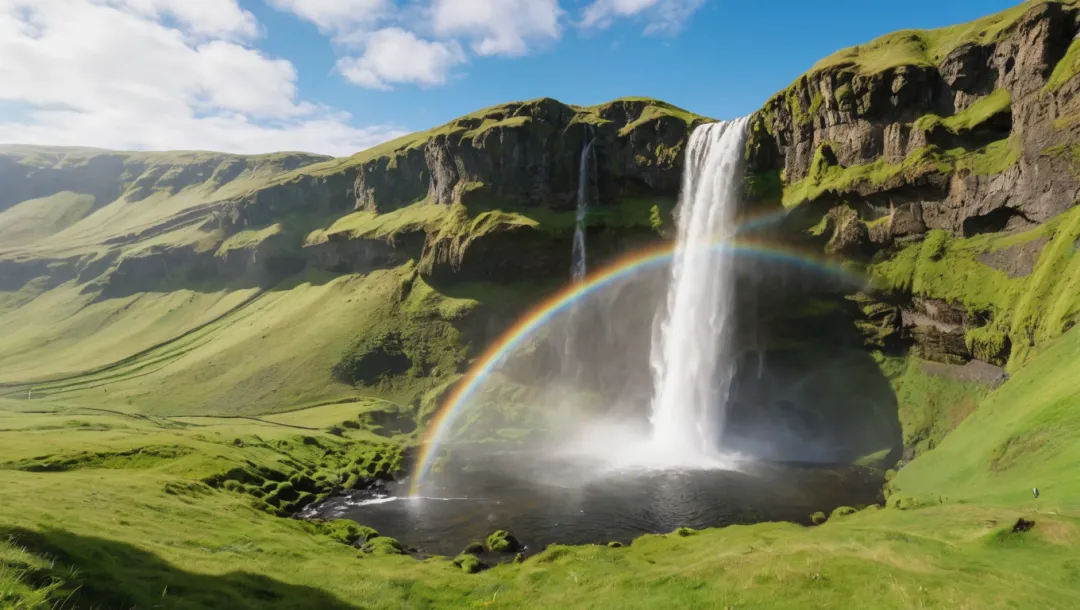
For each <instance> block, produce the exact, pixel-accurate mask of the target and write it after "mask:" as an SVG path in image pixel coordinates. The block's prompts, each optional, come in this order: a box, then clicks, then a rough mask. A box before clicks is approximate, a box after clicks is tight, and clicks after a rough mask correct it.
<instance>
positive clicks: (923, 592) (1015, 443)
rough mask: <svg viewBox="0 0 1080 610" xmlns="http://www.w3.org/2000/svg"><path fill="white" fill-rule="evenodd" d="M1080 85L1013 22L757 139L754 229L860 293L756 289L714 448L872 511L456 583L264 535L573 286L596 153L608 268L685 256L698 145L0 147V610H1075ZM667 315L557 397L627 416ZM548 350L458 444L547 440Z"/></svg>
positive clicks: (341, 548)
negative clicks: (722, 437) (837, 487)
mask: <svg viewBox="0 0 1080 610" xmlns="http://www.w3.org/2000/svg"><path fill="white" fill-rule="evenodd" d="M808 64H809V62H808ZM1078 93H1080V4H1078V3H1077V2H1076V0H1031V1H1029V2H1024V3H1023V4H1020V5H1018V6H1016V7H1014V8H1012V9H1009V10H1007V11H1004V12H1002V13H999V14H997V15H992V16H988V17H986V18H984V19H981V20H978V21H975V22H972V23H969V24H960V25H957V26H953V27H949V28H944V29H941V30H933V31H904V32H897V33H895V34H890V35H887V36H885V37H882V38H880V39H877V40H874V41H871V42H868V43H866V44H863V45H859V46H857V47H854V48H851V49H845V50H841V51H839V52H837V53H836V54H834V55H832V56H829V57H827V58H824V59H822V60H820V61H818V62H817V63H816V64H813V66H812V68H811V69H810V71H809V72H807V73H806V74H805V75H803V76H801V77H800V78H798V79H797V80H796V81H795V82H794V83H792V84H791V85H790V86H789V87H787V88H785V89H784V90H782V91H780V92H778V93H777V94H776V95H775V96H774V97H772V98H771V99H769V100H767V101H765V103H764V106H763V108H762V109H761V110H759V111H758V112H756V113H754V115H752V116H751V118H750V133H749V137H748V140H747V145H746V155H745V161H746V178H745V182H744V185H743V186H744V189H743V190H744V195H745V198H744V199H745V201H746V209H745V210H742V213H743V214H744V216H745V217H746V218H751V219H759V220H760V222H759V223H758V224H755V223H753V222H751V223H748V225H746V226H752V227H755V228H754V229H753V230H752V231H749V236H748V238H753V239H756V240H758V242H756V243H761V244H765V245H764V246H762V247H763V248H765V247H768V248H774V249H780V248H783V249H784V251H790V252H797V253H798V256H800V257H803V258H802V259H800V260H803V261H804V262H805V261H816V263H815V264H817V265H818V267H825V268H827V269H829V270H832V272H833V273H834V275H838V274H839V272H838V271H836V270H837V269H842V270H843V271H844V273H847V274H849V275H851V276H857V277H861V278H865V279H866V280H867V281H866V282H865V285H861V286H853V285H852V284H851V283H845V282H841V281H827V280H830V278H831V279H833V280H835V277H833V276H822V275H813V274H809V273H802V270H800V269H794V270H792V269H783V270H782V273H779V274H777V273H775V269H771V268H768V267H767V266H766V265H765V261H763V260H759V259H754V258H749V259H747V260H746V261H742V262H741V264H744V265H746V267H747V269H748V271H747V272H746V273H744V274H743V275H742V276H740V277H739V279H738V283H737V285H736V289H737V290H736V293H737V295H738V298H737V302H736V303H735V306H736V309H737V322H738V324H737V326H738V327H739V332H738V333H737V336H736V339H735V343H736V345H735V348H736V349H735V352H736V357H737V360H738V367H737V370H736V372H735V384H734V386H733V387H734V388H735V389H734V390H733V391H732V395H731V403H732V406H731V408H730V416H731V420H732V424H731V428H732V429H733V430H736V431H737V433H738V434H739V435H741V438H742V439H743V441H744V442H745V446H746V447H747V448H748V450H750V451H752V450H759V451H761V452H762V453H759V454H754V455H757V456H758V457H763V458H764V459H770V460H779V461H798V462H824V463H829V464H837V463H839V464H843V465H845V466H847V465H851V464H857V465H859V466H863V467H866V468H868V469H869V470H868V472H872V473H873V476H875V477H879V478H877V479H875V481H877V483H880V482H884V483H885V484H884V488H883V490H882V495H881V497H880V498H879V500H878V501H879V504H875V505H869V506H856V507H851V508H847V507H841V508H842V509H844V510H840V509H838V510H837V511H836V512H834V513H833V514H832V515H824V514H823V515H820V516H819V517H816V518H812V517H811V516H810V515H807V520H806V523H807V524H809V523H815V524H817V526H816V527H806V526H804V525H798V524H794V523H759V524H756V525H737V526H730V527H725V528H717V529H709V530H705V531H693V530H685V529H681V530H677V531H675V532H672V533H670V534H663V535H648V536H644V537H642V538H639V539H637V540H635V541H634V542H633V544H631V545H627V546H625V547H623V546H618V545H611V546H610V547H608V546H581V547H569V546H560V545H555V546H552V547H550V548H548V549H546V550H545V551H543V552H542V553H539V554H536V555H532V556H530V557H528V558H527V559H525V558H523V559H524V560H523V561H521V562H518V561H513V562H511V561H509V559H510V558H509V557H508V558H507V559H508V561H507V562H506V563H503V564H500V565H497V566H494V567H492V568H491V569H488V570H484V571H482V572H480V573H477V574H472V573H471V571H470V569H469V566H470V565H472V564H470V563H469V562H465V563H464V564H463V563H462V561H461V560H460V558H459V560H458V563H453V562H452V559H451V558H443V557H432V558H427V557H423V556H422V554H419V553H417V554H416V555H417V556H418V557H417V558H414V557H410V556H405V555H403V553H405V551H407V549H402V548H401V545H400V544H398V543H397V542H396V541H394V540H391V539H389V538H388V537H386V536H381V537H374V538H371V539H368V536H370V535H371V533H370V532H363V531H361V530H359V529H358V528H357V527H356V526H355V525H347V524H345V523H343V522H338V521H335V522H328V523H312V522H308V521H304V520H299V519H291V518H285V517H289V516H291V515H294V514H295V513H296V512H297V511H298V510H300V509H302V508H304V507H305V506H308V505H310V504H311V503H313V502H317V501H318V500H320V499H324V498H326V497H328V495H329V494H332V493H338V492H341V491H343V490H348V489H353V488H356V487H358V486H363V485H367V484H377V482H378V481H386V480H388V479H393V478H399V479H400V478H402V477H404V476H406V474H407V473H406V468H407V467H408V465H409V464H410V461H411V460H412V459H413V455H414V451H415V449H416V447H417V445H418V443H419V442H420V439H421V438H422V435H423V433H424V431H425V429H426V427H427V426H428V425H429V424H430V423H431V421H432V420H431V418H432V415H433V413H434V412H435V410H436V409H437V408H438V407H439V406H440V404H442V402H443V400H444V399H445V397H446V396H447V395H448V394H449V393H450V391H451V390H452V389H454V388H455V383H456V382H458V381H459V380H460V379H461V378H462V375H463V374H464V373H465V372H466V371H467V370H468V369H469V367H470V365H472V364H473V363H475V362H476V359H477V357H478V356H480V355H481V354H482V353H484V352H485V350H487V349H488V348H490V347H491V345H492V344H493V342H494V341H495V340H496V338H498V337H500V335H502V334H503V332H504V331H505V330H506V329H508V328H513V327H514V326H513V324H514V321H515V320H516V319H518V317H519V316H520V315H521V314H522V313H523V312H526V311H528V310H529V308H530V306H532V305H533V304H535V303H538V302H541V301H543V299H544V298H545V297H547V296H548V295H551V294H553V293H555V292H556V291H558V290H559V289H561V288H563V287H564V286H565V285H566V284H567V282H568V279H569V270H570V263H571V261H570V255H571V245H572V234H573V230H574V223H575V209H574V208H575V198H576V195H577V192H578V188H579V178H580V176H579V158H578V157H579V154H580V151H581V150H582V148H583V147H584V145H585V144H586V142H588V141H590V140H592V139H593V138H595V145H594V148H593V150H594V154H595V161H594V163H593V166H594V167H591V168H590V170H591V171H590V172H589V175H588V176H587V177H586V180H585V188H586V191H587V193H588V194H589V198H590V200H591V201H592V202H594V206H593V207H594V209H593V213H591V214H590V215H589V217H588V220H587V223H588V243H589V255H590V265H593V266H594V268H595V267H600V266H602V264H603V263H604V262H606V261H609V260H614V259H617V258H618V257H620V256H622V255H625V254H626V253H629V252H635V251H638V250H641V249H644V248H647V247H653V246H658V245H662V244H664V243H666V242H667V240H669V239H670V237H671V223H672V218H671V212H672V208H673V206H674V204H675V201H676V197H677V195H678V190H679V188H680V177H681V172H682V168H683V163H684V156H685V149H686V146H687V141H688V138H689V135H690V133H691V131H692V130H693V128H694V127H696V126H697V125H700V124H701V123H704V122H706V121H708V120H709V119H706V118H705V117H701V116H698V115H696V114H693V113H691V112H688V111H685V110H682V109H679V108H676V107H673V106H671V105H668V104H666V103H663V102H659V101H656V100H646V99H639V98H627V99H621V100H615V101H613V102H610V103H608V104H603V105H599V106H593V107H577V106H570V105H566V104H563V103H561V102H558V101H555V100H551V99H539V100H532V101H527V102H514V103H508V104H504V105H500V106H496V107H492V108H487V109H484V110H481V111H478V112H476V113H473V114H471V115H468V116H465V117H462V118H460V119H457V120H455V121H452V122H450V123H448V124H446V125H443V126H439V127H436V128H434V129H431V130H429V131H425V132H420V133H417V134H412V135H409V136H406V137H404V138H401V139H398V140H395V141H392V142H388V143H386V144H383V145H381V146H378V147H376V148H373V149H371V150H367V151H363V152H360V153H358V154H356V155H354V156H351V157H347V158H339V159H329V158H325V157H319V156H315V155H307V154H303V153H279V154H274V155H260V156H237V155H226V154H218V153H204V152H175V153H124V152H111V151H101V150H95V149H56V148H45V147H34V146H18V147H0V181H2V182H3V184H4V185H5V189H3V192H2V193H0V447H3V449H2V450H0V488H3V489H4V490H5V503H4V506H5V508H4V509H0V607H5V608H6V607H8V606H11V607H15V608H51V607H80V608H81V607H120V606H125V607H130V606H135V607H151V606H160V607H176V608H212V607H220V606H221V605H222V604H225V605H228V606H229V607H251V608H258V607H265V606H266V605H268V604H273V605H274V606H275V607H282V608H306V607H322V608H361V607H362V608H369V607H370V608H400V607H463V608H464V607H478V606H483V607H489V606H491V607H498V606H505V607H537V608H540V607H551V606H553V605H564V606H567V607H584V608H609V607H621V608H650V607H658V606H661V605H671V606H679V607H682V606H685V607H717V608H731V607H737V608H743V607H761V608H807V607H859V608H861V607H869V606H873V607H885V608H915V607H918V608H1030V607H1055V608H1071V607H1077V606H1080V594H1078V593H1077V591H1078V590H1080V589H1078V587H1077V586H1076V585H1077V582H1078V581H1077V578H1078V577H1077V574H1078V569H1080V566H1078V564H1077V561H1076V559H1075V558H1074V555H1075V553H1074V550H1075V548H1076V545H1077V544H1080V483H1078V480H1080V479H1078V478H1077V477H1076V476H1075V474H1073V473H1075V472H1076V469H1077V468H1078V467H1080V442H1078V441H1077V440H1076V439H1077V438H1080V436H1078V435H1080V410H1078V409H1077V408H1076V400H1077V398H1076V397H1077V396H1078V392H1080V385H1078V384H1080V370H1078V368H1080V334H1078V332H1080V331H1077V330H1076V329H1075V328H1074V326H1075V324H1076V322H1077V320H1078V319H1080V290H1078V286H1077V283H1078V282H1080V266H1078V265H1080V263H1078V262H1077V260H1078V259H1077V257H1075V256H1074V254H1075V250H1076V244H1077V240H1078V239H1080V211H1078V210H1080V208H1078V207H1077V206H1076V204H1077V202H1078V201H1080V153H1078V152H1077V151H1080V101H1078V100H1080V95H1078ZM823 261H824V262H823ZM646 288H647V287H646ZM654 296H655V295H651V294H650V293H649V292H648V290H646V289H645V288H642V287H635V286H616V287H615V288H613V289H611V290H610V291H608V292H606V293H604V294H602V295H600V296H598V297H597V300H598V302H600V304H601V305H602V306H603V307H614V306H615V305H618V306H619V307H621V309H619V310H618V311H619V312H620V315H621V316H622V317H621V318H620V319H616V320H607V319H603V318H596V317H594V318H585V319H586V320H588V321H589V322H587V323H582V324H580V325H579V327H578V328H577V329H572V330H573V331H574V333H573V337H574V341H575V342H574V343H573V344H572V345H573V347H574V349H582V350H587V349H589V348H590V347H593V345H592V344H594V343H598V341H597V340H596V339H597V337H604V338H606V339H609V340H610V339H611V337H616V338H617V339H618V341H615V344H616V345H617V346H618V347H619V349H624V350H625V351H626V352H628V353H630V354H631V355H628V356H627V357H626V359H625V360H622V359H620V360H619V362H603V363H601V365H599V366H597V367H596V368H597V369H598V370H597V371H596V372H595V378H593V379H590V380H587V382H582V384H581V385H582V387H583V391H582V392H581V395H580V396H579V397H578V398H580V400H581V403H580V404H582V405H592V404H594V403H595V402H600V403H603V402H604V401H605V400H606V401H608V402H617V403H618V405H619V407H620V408H624V409H627V410H630V411H632V410H633V409H641V408H642V405H647V401H648V400H649V396H650V395H649V392H651V391H652V388H651V387H649V383H650V380H649V379H648V378H647V371H648V368H647V367H648V366H649V362H648V361H647V360H648V354H647V343H643V342H647V341H648V340H649V336H650V332H651V328H650V325H651V321H652V314H653V312H654V311H655V303H654V301H653V300H650V299H651V298H653V297H654ZM581 315H588V312H587V311H586V313H585V314H581ZM597 319H601V320H602V322H603V323H598V322H596V320H597ZM553 326H554V325H553ZM557 330H560V329H554V330H552V331H551V332H552V333H555V332H556V331H557ZM568 341H569V340H568ZM567 344H568V345H570V344H571V343H570V342H568V343H567ZM543 345H544V344H543V341H539V340H538V341H537V342H536V343H534V344H529V345H526V346H525V347H524V348H523V349H522V350H521V352H523V353H522V354H518V355H517V356H516V358H517V360H514V361H513V362H512V363H513V364H516V365H517V368H515V367H514V366H510V367H508V368H507V370H506V371H504V372H503V374H502V375H501V376H499V379H498V381H499V383H498V384H496V385H497V388H496V391H495V392H494V394H493V395H492V396H487V397H486V401H485V402H483V405H482V407H483V408H478V409H475V410H474V412H472V413H470V414H469V415H468V417H466V418H465V421H466V425H465V426H464V427H465V428H468V429H467V430H465V431H463V432H460V435H461V436H460V439H459V440H461V441H462V442H463V443H464V442H466V441H468V442H477V443H491V442H494V441H498V442H504V443H506V442H509V443H511V444H512V443H521V442H525V441H526V440H527V438H528V434H529V433H530V431H534V430H535V429H536V428H537V427H539V426H540V425H542V422H543V418H542V415H543V414H542V413H541V414H539V415H537V413H535V412H533V411H529V410H528V409H527V408H526V407H523V406H522V404H524V403H527V402H528V400H526V398H528V397H530V396H532V395H533V394H532V393H535V392H543V391H544V390H545V386H546V385H550V384H552V383H553V380H554V379H555V378H556V377H558V376H560V375H570V374H569V373H567V372H566V371H565V369H563V368H559V365H560V363H559V355H558V354H556V355H554V356H553V355H552V354H551V353H550V352H548V351H545V349H544V347H543ZM643 346H644V347H643ZM638 352H641V354H640V357H634V356H633V355H632V354H637V353H638ZM587 353H589V354H593V355H595V354H596V353H600V352H587ZM628 370H629V371H632V372H634V373H633V374H632V375H630V378H629V379H628V378H627V371H628ZM641 371H646V373H641ZM598 397H599V398H598ZM589 400H591V401H593V402H588V401H589ZM586 408H587V407H586ZM470 426H471V427H470ZM800 426H801V428H800ZM777 429H780V430H783V431H785V434H787V433H788V431H790V430H802V431H803V432H802V433H801V434H799V433H792V434H788V435H787V436H783V437H782V438H781V440H779V441H777V440H776V439H775V438H768V437H767V436H763V434H765V433H764V432H763V430H764V431H766V432H767V431H770V430H772V431H775V430H777ZM470 435H471V436H470ZM762 446H764V447H766V449H761V447H762ZM741 448H742V447H740V449H741ZM823 448H824V449H823ZM877 483H875V486H876V485H877ZM1032 488H1038V489H1039V490H1040V497H1039V498H1037V499H1036V498H1034V497H1033V494H1032ZM875 489H876V487H875ZM495 526H499V525H498V524H493V527H495ZM383 534H387V532H383ZM373 541H379V542H373ZM463 569H464V571H463ZM465 572H469V574H466V573H465Z"/></svg>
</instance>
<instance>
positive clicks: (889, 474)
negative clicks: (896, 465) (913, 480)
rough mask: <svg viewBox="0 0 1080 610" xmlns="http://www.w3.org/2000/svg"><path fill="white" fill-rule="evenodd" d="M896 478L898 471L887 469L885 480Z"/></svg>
mask: <svg viewBox="0 0 1080 610" xmlns="http://www.w3.org/2000/svg"><path fill="white" fill-rule="evenodd" d="M895 478H896V471H895V470H893V469H892V468H890V469H888V470H886V471H885V480H886V481H891V480H893V479H895Z"/></svg>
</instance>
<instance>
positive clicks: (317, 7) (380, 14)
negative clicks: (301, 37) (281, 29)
mask: <svg viewBox="0 0 1080 610" xmlns="http://www.w3.org/2000/svg"><path fill="white" fill-rule="evenodd" d="M267 2H269V3H270V5H271V6H273V7H274V8H276V9H278V10H282V11H288V12H290V13H293V14H295V15H297V16H298V17H300V18H302V19H306V20H307V21H310V22H312V23H314V24H315V25H317V26H319V27H320V28H322V29H323V30H325V31H329V32H336V33H342V32H344V31H347V30H350V29H355V28H357V27H365V26H370V25H371V24H374V23H376V22H378V21H380V20H382V19H386V18H389V17H392V16H393V15H394V14H395V13H396V12H397V8H396V7H395V6H394V2H393V0H267Z"/></svg>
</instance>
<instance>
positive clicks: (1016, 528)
mask: <svg viewBox="0 0 1080 610" xmlns="http://www.w3.org/2000/svg"><path fill="white" fill-rule="evenodd" d="M1033 527H1035V522H1034V521H1028V520H1027V519H1025V518H1023V517H1020V518H1019V519H1017V520H1016V523H1015V524H1013V526H1012V532H1013V533H1014V534H1020V533H1024V532H1029V531H1031V528H1033Z"/></svg>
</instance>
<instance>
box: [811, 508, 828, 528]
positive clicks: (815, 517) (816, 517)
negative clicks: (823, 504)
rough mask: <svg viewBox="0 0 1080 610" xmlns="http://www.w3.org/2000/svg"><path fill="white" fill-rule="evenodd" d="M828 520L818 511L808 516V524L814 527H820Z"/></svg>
mask: <svg viewBox="0 0 1080 610" xmlns="http://www.w3.org/2000/svg"><path fill="white" fill-rule="evenodd" d="M828 520H829V518H828V517H826V516H825V513H823V512H821V511H820V510H819V511H818V512H816V513H814V514H812V515H810V523H813V524H814V525H821V524H822V523H825V522H826V521H828Z"/></svg>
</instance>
